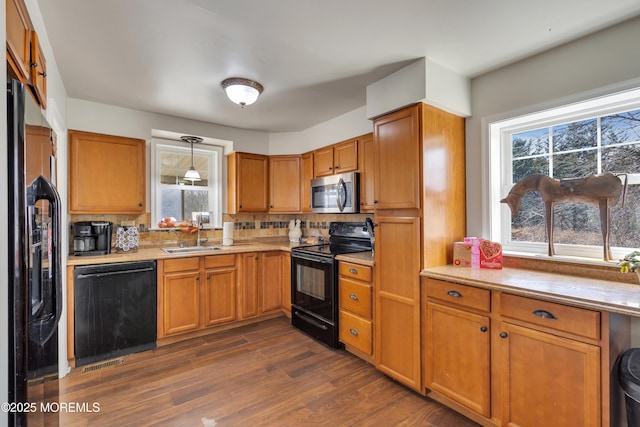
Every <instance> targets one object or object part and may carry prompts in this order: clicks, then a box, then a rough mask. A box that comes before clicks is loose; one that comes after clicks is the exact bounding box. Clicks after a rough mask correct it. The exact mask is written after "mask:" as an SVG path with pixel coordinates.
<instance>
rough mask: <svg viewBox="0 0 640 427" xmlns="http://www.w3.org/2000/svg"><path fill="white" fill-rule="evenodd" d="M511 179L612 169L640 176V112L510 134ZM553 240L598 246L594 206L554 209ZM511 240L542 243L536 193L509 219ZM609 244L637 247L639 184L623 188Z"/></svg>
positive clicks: (540, 208) (639, 233) (559, 176)
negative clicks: (624, 196)
mask: <svg viewBox="0 0 640 427" xmlns="http://www.w3.org/2000/svg"><path fill="white" fill-rule="evenodd" d="M511 148H512V150H511V154H512V177H511V178H512V182H513V183H515V182H518V181H519V180H521V179H522V178H524V177H525V176H528V175H531V174H534V173H541V174H545V175H548V176H550V177H553V178H556V179H566V178H578V177H585V176H589V175H595V174H599V173H605V172H610V173H614V174H622V175H621V176H620V178H621V179H622V180H623V183H624V182H625V181H624V180H625V176H624V174H640V110H633V111H627V112H622V113H617V114H612V115H607V116H602V117H595V118H591V119H587V120H580V121H576V122H571V123H566V124H561V125H555V126H551V127H545V128H539V129H535V130H530V131H526V132H519V133H513V134H512V135H511ZM554 213H555V229H554V235H555V242H556V243H565V244H572V245H593V246H597V245H601V244H602V237H601V234H600V214H599V211H598V208H597V207H595V206H590V205H586V204H580V203H570V204H563V205H557V206H556V207H555V211H554ZM511 240H512V241H517V242H545V214H544V203H543V202H542V200H541V198H540V195H539V194H538V193H528V194H527V195H526V196H525V197H524V198H523V199H522V206H521V209H520V213H519V215H518V216H517V217H515V218H512V221H511ZM611 246H615V247H621V248H637V247H638V246H640V185H637V184H632V185H629V186H628V188H627V193H626V198H625V202H624V207H623V206H622V201H620V202H618V204H617V205H616V206H615V207H613V209H612V211H611Z"/></svg>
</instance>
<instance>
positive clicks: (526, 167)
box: [512, 157, 549, 182]
mask: <svg viewBox="0 0 640 427" xmlns="http://www.w3.org/2000/svg"><path fill="white" fill-rule="evenodd" d="M534 173H541V174H543V175H549V158H548V157H534V158H532V159H522V160H514V161H513V181H512V182H518V181H520V180H521V179H522V178H524V177H525V176H528V175H533V174H534Z"/></svg>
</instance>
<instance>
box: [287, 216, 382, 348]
mask: <svg viewBox="0 0 640 427" xmlns="http://www.w3.org/2000/svg"><path fill="white" fill-rule="evenodd" d="M329 235H330V239H329V243H327V244H322V245H313V246H301V247H297V248H293V249H291V303H292V304H291V323H292V325H293V326H295V327H297V328H299V329H301V330H303V331H304V332H306V333H307V334H309V335H311V336H312V337H314V338H316V339H318V340H319V341H321V342H323V343H325V344H327V345H328V346H330V347H332V348H340V347H341V344H340V341H339V338H338V331H339V328H338V295H339V292H338V268H337V261H336V259H335V257H336V255H340V254H347V253H356V252H365V251H371V250H372V249H373V222H372V221H371V220H367V222H362V223H361V222H332V223H331V224H330V225H329Z"/></svg>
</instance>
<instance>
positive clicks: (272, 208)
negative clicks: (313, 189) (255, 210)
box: [269, 156, 302, 213]
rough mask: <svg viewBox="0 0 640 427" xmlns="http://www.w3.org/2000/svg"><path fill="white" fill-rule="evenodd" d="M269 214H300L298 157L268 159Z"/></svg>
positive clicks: (273, 157)
mask: <svg viewBox="0 0 640 427" xmlns="http://www.w3.org/2000/svg"><path fill="white" fill-rule="evenodd" d="M269 183H270V185H269V212H273V213H282V212H293V213H296V212H300V207H301V202H300V198H301V196H302V195H301V193H300V156H272V157H269Z"/></svg>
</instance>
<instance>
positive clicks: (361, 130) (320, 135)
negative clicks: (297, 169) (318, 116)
mask: <svg viewBox="0 0 640 427" xmlns="http://www.w3.org/2000/svg"><path fill="white" fill-rule="evenodd" d="M366 110H367V109H366V106H362V107H360V108H358V109H356V110H353V111H351V112H349V113H346V114H343V115H341V116H338V117H336V118H334V119H331V120H329V121H326V122H324V123H320V124H319V125H316V126H313V127H310V128H308V129H305V130H303V131H301V132H288V133H272V134H270V135H269V154H271V155H277V154H302V153H306V152H308V151H311V150H315V149H316V148H320V147H325V146H327V145H330V144H334V143H336V142H340V141H344V140H346V139H349V138H353V137H356V136H360V135H364V134H366V133H370V132H373V122H372V121H371V120H368V119H367V117H366V115H367V111H366Z"/></svg>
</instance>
